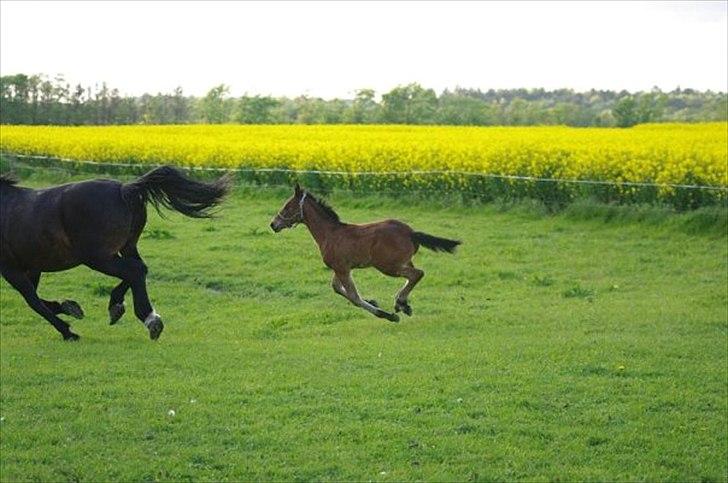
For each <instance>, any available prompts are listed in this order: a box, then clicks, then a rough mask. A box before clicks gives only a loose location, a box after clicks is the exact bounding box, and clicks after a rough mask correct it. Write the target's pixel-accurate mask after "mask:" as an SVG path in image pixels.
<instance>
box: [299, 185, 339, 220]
mask: <svg viewBox="0 0 728 483" xmlns="http://www.w3.org/2000/svg"><path fill="white" fill-rule="evenodd" d="M307 193H308V192H307ZM308 197H309V198H311V199H312V200H313V201H315V202H316V204H317V205H318V206H319V208H321V212H322V213H323V214H324V216H325V217H326V218H328V219H329V220H330V221H333V222H334V223H338V224H342V221H341V219H340V218H339V215H338V214H337V213H336V212H335V211H334V209H333V208H332V207H331V206H330V205H329V204H328V203H327V202H325V201H324V200H321V199H318V198H316V197H315V196H314V195H312V194H311V193H308Z"/></svg>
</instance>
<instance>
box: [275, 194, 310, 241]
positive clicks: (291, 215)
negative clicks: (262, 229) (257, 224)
mask: <svg viewBox="0 0 728 483" xmlns="http://www.w3.org/2000/svg"><path fill="white" fill-rule="evenodd" d="M305 201H306V192H305V191H303V190H302V189H301V187H300V186H299V185H298V183H296V188H295V190H294V192H293V196H291V197H290V198H288V200H287V201H286V204H285V205H283V208H281V211H279V212H278V214H277V215H276V216H275V217H274V218H273V221H271V223H270V227H271V228H272V229H273V231H274V232H276V233H278V232H279V231H281V230H282V229H284V228H291V227H292V226H293V225H295V224H296V223H302V222H303V203H304V202H305Z"/></svg>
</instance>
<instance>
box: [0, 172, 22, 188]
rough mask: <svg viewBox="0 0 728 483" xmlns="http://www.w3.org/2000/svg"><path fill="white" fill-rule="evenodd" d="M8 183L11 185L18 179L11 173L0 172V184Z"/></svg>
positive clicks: (16, 182)
mask: <svg viewBox="0 0 728 483" xmlns="http://www.w3.org/2000/svg"><path fill="white" fill-rule="evenodd" d="M3 184H5V185H8V186H12V185H14V184H18V179H17V178H16V177H15V176H13V175H12V174H8V173H4V174H0V185H3Z"/></svg>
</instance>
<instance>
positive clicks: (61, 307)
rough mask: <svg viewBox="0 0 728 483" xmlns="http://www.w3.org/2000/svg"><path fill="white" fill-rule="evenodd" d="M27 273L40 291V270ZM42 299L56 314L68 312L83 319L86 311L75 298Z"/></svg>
mask: <svg viewBox="0 0 728 483" xmlns="http://www.w3.org/2000/svg"><path fill="white" fill-rule="evenodd" d="M26 275H27V276H28V278H29V279H30V281H31V283H32V284H33V287H34V288H35V291H36V293H37V292H38V284H39V283H40V272H36V271H31V272H26ZM41 301H42V302H43V303H44V304H45V305H46V307H48V308H49V309H50V311H51V312H53V313H54V314H55V315H58V314H66V315H70V316H71V317H74V318H76V319H83V316H84V313H83V309H81V306H80V305H78V302H76V301H74V300H64V301H63V302H56V301H55V300H44V299H41Z"/></svg>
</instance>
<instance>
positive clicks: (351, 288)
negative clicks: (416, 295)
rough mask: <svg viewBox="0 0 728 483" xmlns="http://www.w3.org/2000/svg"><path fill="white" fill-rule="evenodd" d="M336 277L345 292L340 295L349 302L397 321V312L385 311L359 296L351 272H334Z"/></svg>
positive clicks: (383, 317) (378, 315)
mask: <svg viewBox="0 0 728 483" xmlns="http://www.w3.org/2000/svg"><path fill="white" fill-rule="evenodd" d="M336 278H337V279H338V281H339V283H340V284H341V286H342V287H343V288H344V291H345V292H344V294H342V295H344V296H345V297H346V298H347V299H349V301H350V302H351V303H353V304H354V305H356V306H357V307H361V308H363V309H364V310H366V311H367V312H370V313H371V314H374V315H376V316H377V317H380V318H382V319H387V320H389V321H391V322H399V316H398V315H397V314H391V313H389V312H386V311H384V310H382V309H380V308H379V307H376V306H375V305H372V304H371V303H369V302H367V301H366V300H364V299H362V298H361V296H360V295H359V292H358V291H357V290H356V285H354V280H353V279H352V278H351V272H349V271H346V272H345V271H340V272H336Z"/></svg>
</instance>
